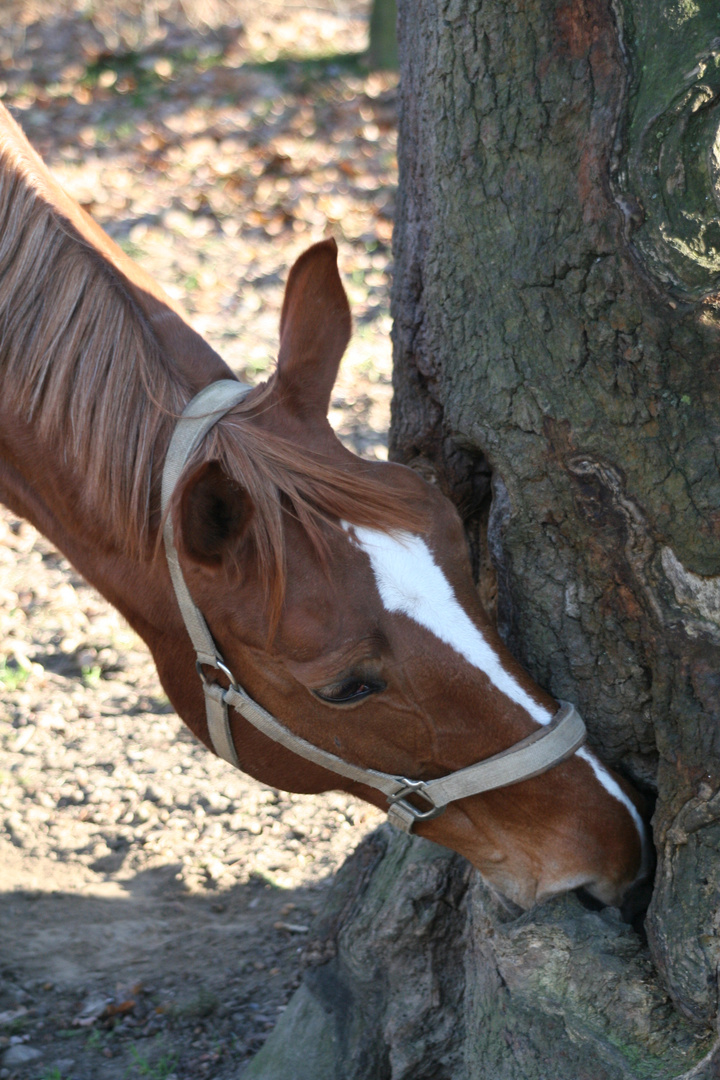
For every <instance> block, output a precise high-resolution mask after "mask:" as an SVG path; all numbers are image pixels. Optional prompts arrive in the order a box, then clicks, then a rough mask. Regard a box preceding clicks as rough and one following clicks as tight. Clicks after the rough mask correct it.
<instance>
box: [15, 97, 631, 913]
mask: <svg viewBox="0 0 720 1080" xmlns="http://www.w3.org/2000/svg"><path fill="white" fill-rule="evenodd" d="M349 335H350V315H349V309H348V304H347V299H346V297H345V293H344V290H343V287H342V284H341V282H340V278H339V275H338V271H337V266H336V248H335V245H334V243H333V242H332V241H325V242H323V243H320V244H316V245H315V246H314V247H312V248H310V249H309V251H307V252H306V253H305V254H304V255H303V256H302V257H301V258H300V259H299V260H298V262H297V263H296V264H295V266H294V267H293V268H292V270H291V271H290V275H289V279H288V284H287V289H286V294H285V300H284V304H283V310H282V318H281V324H280V352H279V359H278V365H277V370H276V372H275V373H274V375H273V376H272V378H271V379H270V380H269V381H268V383H267V384H265V385H264V386H262V387H258V388H256V389H255V390H253V391H252V392H251V393H249V394H248V395H247V396H246V397H245V398H244V399H243V400H242V401H241V402H240V403H239V404H236V405H234V406H233V407H232V408H231V409H230V411H228V412H225V413H224V415H222V416H221V417H220V418H219V419H217V422H216V423H214V425H213V426H212V427H211V428H210V430H209V432H208V433H207V434H206V435H204V437H203V438H201V439H200V440H199V444H198V446H197V447H196V448H194V449H191V452H190V454H189V458H188V460H187V461H186V462H185V463H184V464H183V465H182V468H181V470H180V473H179V481H178V483H177V485H174V486H173V489H172V492H171V498H170V502H169V509H168V514H169V518H170V523H171V525H172V530H173V532H174V538H175V544H176V547H177V558H178V565H179V568H180V573H181V576H182V577H183V579H184V581H185V582H186V583H187V588H188V590H189V593H190V596H191V597H192V604H193V605H196V607H197V609H199V611H201V612H202V614H203V616H204V618H205V620H206V622H207V625H208V627H209V630H210V633H211V634H212V639H213V643H214V644H213V647H214V649H215V651H216V653H217V655H218V656H219V655H222V657H223V658H224V659H223V661H222V663H221V666H220V668H218V667H217V665H215V670H213V668H212V666H211V667H210V668H208V667H207V666H206V667H204V668H203V667H201V668H200V673H201V675H202V680H203V681H201V679H199V678H198V671H197V670H196V657H195V652H194V650H193V646H192V644H191V640H190V637H189V636H188V631H187V629H186V625H185V623H184V621H183V618H182V616H181V612H180V609H179V607H178V602H177V600H176V596H175V593H174V590H173V587H172V584H171V580H170V576H169V573H168V567H167V564H166V562H165V558H164V556H163V555H162V552H161V551H160V548H161V539H160V537H161V531H162V520H161V519H162V509H161V491H160V489H161V477H162V470H163V464H164V460H165V457H166V453H167V450H168V446H169V444H170V440H171V437H172V435H173V432H174V430H175V428H176V425H177V421H178V417H179V415H180V414H181V413H182V411H183V409H184V408H185V406H186V405H187V403H188V402H189V401H190V400H191V399H193V398H194V396H195V395H196V394H197V393H198V392H199V391H201V390H202V389H203V388H205V387H207V386H209V385H210V384H212V383H216V382H217V381H218V380H232V379H233V376H232V373H231V372H230V370H229V369H228V368H227V366H226V365H225V364H224V363H223V361H222V360H221V359H220V358H219V357H218V356H217V355H216V354H215V353H214V352H213V350H212V349H210V347H209V346H208V345H207V344H205V342H203V341H202V339H200V338H199V337H198V336H197V335H196V334H195V333H194V332H193V331H192V330H191V329H190V328H189V327H188V326H187V325H186V323H185V322H184V321H183V319H182V318H181V316H180V314H179V313H178V312H177V311H176V310H174V308H173V305H172V303H171V301H170V300H168V299H167V298H166V297H165V296H164V295H163V294H162V293H161V292H160V290H159V289H158V287H157V286H156V285H155V284H154V283H153V282H152V280H150V279H149V278H148V277H147V275H145V273H144V272H143V271H142V270H140V269H139V268H138V267H137V266H135V265H134V264H133V263H132V262H131V261H130V260H129V259H128V258H127V257H126V256H125V255H124V254H123V252H122V251H121V250H120V249H118V248H117V247H116V246H115V245H114V244H113V243H112V242H111V241H110V240H109V238H108V237H107V236H106V235H105V234H104V233H103V232H102V231H101V230H100V229H99V227H98V226H97V225H95V224H94V223H93V222H92V221H91V220H90V218H89V217H88V216H87V215H86V214H85V213H84V212H83V211H82V210H81V209H80V207H79V206H77V205H76V204H75V203H74V202H73V201H72V200H70V199H69V198H68V197H67V196H66V195H65V194H64V193H63V192H62V190H61V189H60V188H59V187H58V186H57V184H56V183H55V182H54V181H53V180H52V178H51V176H50V174H49V173H48V171H47V170H46V168H45V167H44V165H43V164H42V162H41V161H40V159H39V158H38V157H37V155H36V154H35V153H34V152H33V151H32V149H31V148H30V146H29V145H28V143H27V142H26V140H25V139H24V137H23V135H22V133H21V132H20V129H19V128H18V127H17V126H16V125H15V123H14V122H13V121H12V119H11V118H10V116H9V115H8V114H7V113H6V112H4V111H3V112H2V115H0V386H1V389H2V393H1V395H0V498H2V500H3V501H4V502H5V503H6V504H7V505H8V506H9V507H11V508H12V509H13V510H14V511H15V512H16V513H18V514H20V515H22V516H24V517H26V518H27V519H28V520H30V521H31V522H32V523H33V524H34V525H35V527H36V528H38V529H39V530H40V531H41V532H43V533H44V534H45V535H46V536H48V537H49V538H50V540H51V541H52V542H53V543H54V544H55V545H56V546H57V547H58V548H59V549H60V550H61V551H63V552H64V553H65V554H66V555H67V557H68V558H69V559H70V560H71V561H72V562H73V563H74V565H75V566H76V567H77V568H78V570H79V571H80V572H81V573H82V574H83V575H84V576H85V577H86V578H87V579H88V581H90V582H92V583H93V584H94V585H95V586H96V587H97V588H98V589H99V590H100V591H101V592H102V593H103V594H104V595H105V596H106V597H107V598H108V599H109V600H110V601H111V602H112V603H113V604H114V605H115V606H116V607H117V608H118V609H119V610H120V611H121V612H122V614H123V615H124V616H125V618H126V619H127V620H128V622H129V623H130V624H131V625H132V626H133V627H134V629H135V630H136V631H137V632H138V633H139V634H140V635H141V636H142V637H143V638H144V639H145V641H146V642H147V644H148V646H149V648H150V649H151V651H152V654H153V657H154V659H155V662H156V664H157V669H158V673H159V675H160V679H161V682H162V684H163V686H164V688H165V690H166V692H167V694H168V696H169V698H170V700H171V702H172V703H173V705H174V707H175V708H176V709H177V711H178V713H179V714H180V716H181V717H182V718H183V720H184V721H185V722H186V723H187V724H188V725H189V727H190V728H191V729H192V731H193V732H194V733H195V734H196V735H197V737H198V738H199V739H201V740H202V741H203V742H205V743H206V744H207V745H208V746H210V745H211V736H210V733H209V729H208V720H207V714H206V708H205V703H204V694H203V682H207V683H208V685H209V686H210V688H211V690H214V691H216V692H217V693H219V694H220V696H222V693H223V690H222V687H223V686H225V687H226V686H227V679H226V677H225V675H224V674H222V672H225V671H227V675H228V676H229V677H230V678H231V679H234V676H239V677H241V680H242V685H243V687H244V688H245V690H244V691H240V690H238V691H237V692H235V697H234V698H233V697H232V696H230V698H229V700H230V704H231V705H233V704H235V705H236V707H232V708H230V709H229V710H227V705H225V706H224V707H225V709H226V715H227V718H228V719H227V723H228V725H229V726H228V730H227V737H228V740H229V744H230V745H229V751H228V754H227V755H226V756H232V757H233V759H234V756H235V755H237V759H238V760H239V762H240V763H241V766H242V768H243V769H244V770H245V771H247V772H248V773H250V774H251V775H253V776H255V777H257V778H258V779H259V780H262V781H264V782H266V783H268V784H272V785H274V786H276V787H279V788H283V789H286V790H290V791H299V792H318V791H324V790H328V789H331V788H338V787H339V788H342V789H344V790H347V791H351V792H353V793H354V794H357V795H359V796H361V797H362V798H365V799H367V800H369V801H370V802H373V803H375V804H377V805H380V806H387V799H386V794H383V793H382V791H380V790H377V787H376V786H371V785H370V783H369V781H368V782H365V781H364V779H363V778H362V777H368V778H370V779H371V778H372V777H371V772H372V771H373V770H374V772H372V776H375V777H378V776H380V777H382V776H386V777H388V778H390V779H392V778H393V777H394V778H395V779H396V780H397V778H405V777H407V778H410V781H413V782H414V785H413V783H411V782H410V781H408V782H407V786H405V787H403V784H405V781H402V782H401V783H400V784H399V787H397V786H396V788H393V789H392V790H393V791H396V790H400V789H401V790H400V795H399V797H398V796H392V797H391V799H390V802H391V803H395V805H402V806H404V808H405V812H406V813H407V814H410V815H411V817H412V816H413V815H414V817H415V818H416V819H417V821H416V823H415V827H416V830H417V832H419V833H421V834H422V835H424V836H427V837H429V838H430V839H432V840H435V841H437V842H439V843H442V844H445V845H446V846H448V847H450V848H453V849H455V850H456V851H458V852H461V853H462V854H463V855H465V856H467V858H468V859H470V861H471V862H473V863H474V864H475V866H477V867H478V868H479V869H480V871H481V872H482V873H483V874H484V875H485V877H486V878H487V879H488V880H489V881H491V882H492V883H493V884H494V885H495V886H496V887H497V888H498V889H499V890H501V891H502V892H503V893H504V894H505V895H506V896H508V897H510V898H512V899H513V900H514V901H516V902H517V903H518V904H520V905H522V906H524V907H527V906H530V905H531V904H533V903H534V902H536V901H537V900H542V899H544V898H546V897H549V896H551V895H553V894H556V893H558V892H560V891H563V890H566V889H571V888H575V887H578V886H585V887H586V888H587V889H588V890H589V891H590V892H591V893H592V894H593V895H594V896H595V897H597V898H598V899H600V900H602V901H603V902H610V903H614V902H618V901H619V900H620V899H621V898H622V896H623V895H624V893H625V892H626V890H627V889H628V887H629V886H630V885H631V884H632V883H633V882H634V881H635V880H636V879H637V878H638V876H639V875H641V874H642V873H643V866H644V854H643V852H644V847H645V837H644V826H643V824H642V821H641V818H640V816H639V814H638V810H637V808H636V801H635V796H634V795H633V793H632V792H631V791H630V790H629V788H628V786H627V785H626V784H625V783H624V782H623V781H622V780H621V779H619V778H618V777H615V776H613V775H612V774H611V773H610V772H608V771H607V770H606V769H605V768H604V767H603V766H602V765H601V764H600V763H599V762H598V761H597V760H596V758H595V757H594V756H592V755H591V754H590V753H589V752H588V751H586V750H582V749H581V750H577V752H575V753H572V755H571V756H569V757H566V759H565V760H561V758H562V754H556V756H555V758H554V759H553V762H552V767H548V765H547V764H546V765H545V766H544V771H543V772H542V775H539V776H532V775H531V773H532V770H529V769H526V771H525V774H524V775H525V776H529V778H527V779H523V780H522V781H520V782H511V783H510V786H501V787H495V788H494V790H490V791H484V793H480V794H472V795H469V796H465V797H460V796H458V795H457V794H455V795H453V796H452V798H453V799H454V800H455V801H451V802H450V803H449V805H447V807H446V809H445V812H444V813H443V814H442V816H435V811H434V810H433V812H432V813H428V814H427V816H426V817H425V816H423V814H422V811H423V810H427V805H428V802H430V803H432V799H430V798H429V796H427V795H425V796H424V798H425V800H426V801H423V800H422V799H421V800H420V801H418V799H417V797H416V795H415V794H414V792H415V791H420V788H421V786H422V785H421V783H420V782H422V781H431V780H433V779H435V778H439V777H445V775H446V774H448V773H450V774H453V773H454V772H455V771H456V770H462V769H464V768H465V767H466V766H471V765H473V764H474V763H476V762H479V761H483V760H484V759H488V758H491V757H492V756H493V755H496V754H500V753H501V752H502V751H505V750H507V749H508V748H509V747H511V746H514V744H517V743H518V742H519V741H523V740H526V739H527V737H528V736H532V738H531V739H530V742H533V740H534V739H535V736H534V735H533V733H534V732H539V733H542V734H543V735H544V729H545V728H548V729H549V728H551V727H552V726H553V725H552V724H551V723H550V721H551V720H552V718H553V717H554V716H555V714H556V713H557V710H558V705H557V702H555V700H554V699H553V698H552V697H551V696H550V695H549V694H547V693H546V692H545V691H544V690H542V689H540V687H538V686H537V685H536V684H535V683H534V682H533V680H532V679H531V678H530V677H529V676H528V675H527V673H526V672H524V671H523V670H522V669H521V668H520V667H519V665H518V664H517V663H516V661H515V660H514V659H513V657H512V656H511V655H510V654H509V653H508V651H507V649H506V648H505V647H504V645H503V643H502V642H501V641H500V640H499V638H498V636H497V634H496V633H495V632H494V630H493V628H492V626H491V625H490V624H489V622H488V619H487V617H486V616H485V614H484V613H483V611H482V609H481V607H480V604H479V602H478V598H477V594H476V590H475V588H474V586H473V581H472V577H471V574H470V567H469V560H468V555H467V550H466V542H465V537H464V534H463V530H462V526H461V523H460V521H459V518H458V516H457V514H456V512H455V510H454V509H453V507H452V506H451V504H450V503H449V502H448V501H447V500H446V499H445V498H444V497H443V496H442V495H441V494H440V493H439V492H438V491H437V490H436V489H435V488H433V487H431V486H429V485H428V484H426V483H425V482H424V481H422V480H421V479H420V478H419V477H418V476H416V475H415V474H414V473H413V472H411V471H410V470H408V469H405V468H403V467H401V466H397V465H392V464H379V463H378V464H370V463H368V462H365V461H361V460H360V459H358V458H356V457H355V456H353V455H352V454H351V453H349V452H348V451H347V450H346V449H344V448H343V446H342V445H341V444H340V442H339V441H338V440H337V438H336V437H335V435H334V433H333V431H332V429H331V428H330V426H329V424H328V422H327V419H326V413H327V408H328V403H329V400H330V394H331V390H332V387H333V383H334V380H335V377H336V374H337V369H338V365H339V363H340V359H341V357H342V354H343V352H344V349H345V347H346V344H347V341H348V339H349ZM204 662H205V663H206V664H207V663H210V664H211V665H212V663H213V661H212V658H210V659H209V660H206V661H204ZM233 673H234V675H233ZM247 694H251V695H252V697H253V698H254V699H256V700H257V701H259V702H260V703H261V704H262V706H263V707H264V710H268V711H269V713H271V714H274V715H275V716H276V717H278V718H279V719H280V723H278V722H277V721H275V720H274V718H273V717H272V716H270V720H271V721H272V723H275V724H277V727H278V729H281V728H282V731H285V732H288V733H289V738H288V739H285V743H284V744H283V738H282V737H281V738H280V741H279V742H278V741H275V736H273V737H272V738H271V737H269V736H268V734H267V733H266V731H264V730H263V729H262V724H260V727H259V728H258V727H257V726H255V725H254V722H253V723H250V722H249V721H248V719H247V718H246V715H252V708H255V709H256V711H257V712H258V713H263V709H259V707H257V706H254V705H252V702H251V706H252V707H251V708H250V709H249V710H248V708H245V710H244V713H243V708H241V706H242V705H243V702H245V701H246V699H247ZM240 695H245V696H244V697H242V699H241V696H240ZM247 700H249V699H247ZM263 715H265V716H268V712H265V713H264V714H263ZM293 739H295V742H293V741H292V740H293ZM303 740H304V742H303ZM309 744H312V746H313V747H316V748H318V751H317V753H318V754H319V759H317V760H310V761H308V760H307V758H306V757H302V756H299V754H301V753H302V752H303V750H302V748H303V747H304V746H308V745H309ZM216 745H217V742H216ZM296 750H297V752H296ZM566 750H567V748H566ZM333 755H334V757H333ZM310 756H311V755H310ZM501 760H502V759H501ZM318 762H319V763H318ZM333 762H338V763H339V764H338V770H337V771H335V769H334V768H333V767H332V765H333ZM342 763H349V764H348V766H347V770H348V772H349V775H347V774H343V773H342V769H341V768H340V766H341V765H342ZM328 765H329V766H330V767H328ZM353 766H361V767H363V768H362V769H355V772H356V773H358V774H360V773H362V776H361V778H360V779H358V778H357V777H355V778H353ZM363 769H364V770H365V772H364V773H363ZM367 770H370V771H371V772H368V771H367ZM338 773H340V775H339V774H338ZM505 783H506V784H507V780H506V781H505ZM430 786H431V785H430ZM380 787H382V784H380ZM421 794H422V792H421ZM398 798H399V803H398ZM448 798H449V797H448ZM445 801H447V800H445ZM412 823H413V822H411V825H412ZM410 827H411V826H410Z"/></svg>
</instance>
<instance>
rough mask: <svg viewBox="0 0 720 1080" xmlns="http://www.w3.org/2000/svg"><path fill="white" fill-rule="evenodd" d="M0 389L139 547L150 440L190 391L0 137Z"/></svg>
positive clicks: (161, 441)
mask: <svg viewBox="0 0 720 1080" xmlns="http://www.w3.org/2000/svg"><path fill="white" fill-rule="evenodd" d="M0 392H1V393H2V394H3V398H4V400H5V402H6V403H7V404H9V405H11V406H12V407H14V408H15V410H16V411H17V412H18V414H19V415H20V416H22V417H23V419H24V420H25V421H27V422H28V423H32V424H33V425H34V428H35V430H36V431H37V433H38V436H39V437H40V438H42V439H48V440H51V441H52V443H54V444H56V445H58V446H59V447H60V448H61V450H60V452H61V453H62V454H63V456H64V459H65V462H66V463H67V464H71V465H72V467H73V468H74V470H75V471H76V472H78V473H79V474H81V475H82V477H83V486H84V489H85V490H86V491H87V492H88V495H89V496H90V497H92V500H93V508H94V509H95V511H96V513H97V514H98V515H99V516H100V517H101V519H102V520H103V522H105V523H106V524H107V526H108V527H109V528H110V530H111V532H112V536H113V537H114V539H115V541H116V542H117V543H118V546H120V547H124V548H126V549H128V550H130V551H131V552H134V553H137V552H138V551H139V549H141V548H143V547H145V545H146V544H147V540H148V530H149V523H150V508H151V502H152V498H151V496H152V493H153V489H154V488H155V487H156V484H157V477H156V475H155V473H156V472H157V463H156V462H155V460H154V456H155V453H156V448H160V447H163V449H164V445H166V444H167V439H168V434H167V429H168V425H169V424H170V423H171V422H172V421H171V418H173V417H176V416H177V415H179V413H181V412H182V410H183V407H184V405H185V403H186V402H187V400H188V398H189V396H190V390H189V387H187V386H186V385H184V381H183V379H182V376H181V374H180V372H179V371H177V369H174V368H173V366H172V364H171V362H170V361H169V360H168V358H166V357H165V356H164V355H163V353H162V351H161V349H160V347H159V343H158V341H157V339H156V337H155V335H154V333H153V331H152V329H151V326H150V324H149V322H148V320H147V319H146V318H145V317H144V316H143V314H142V312H141V310H140V308H139V306H138V304H137V302H136V301H135V300H134V299H133V298H132V297H131V295H130V293H129V292H128V290H127V289H126V287H125V284H124V282H123V280H122V278H121V276H120V274H118V272H117V271H116V270H115V269H114V267H113V266H112V265H111V264H110V263H109V262H108V261H107V260H106V259H105V258H103V256H102V255H101V254H100V253H99V252H98V251H96V250H95V249H94V248H93V247H92V246H91V245H90V244H89V243H88V242H87V241H86V240H84V239H83V237H82V236H80V234H79V233H78V232H77V230H76V229H75V228H74V227H73V225H71V224H70V222H69V221H67V220H66V219H65V218H64V217H63V216H62V215H61V214H60V213H59V212H58V211H57V210H56V209H55V207H54V206H53V204H52V198H51V196H50V195H49V194H48V192H47V191H46V189H45V184H44V178H43V176H42V173H41V172H40V170H39V169H36V168H35V167H34V162H33V160H32V158H30V157H29V155H26V154H24V153H23V148H22V147H21V146H17V145H16V144H15V143H14V141H12V140H8V141H7V142H4V143H3V142H0Z"/></svg>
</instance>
